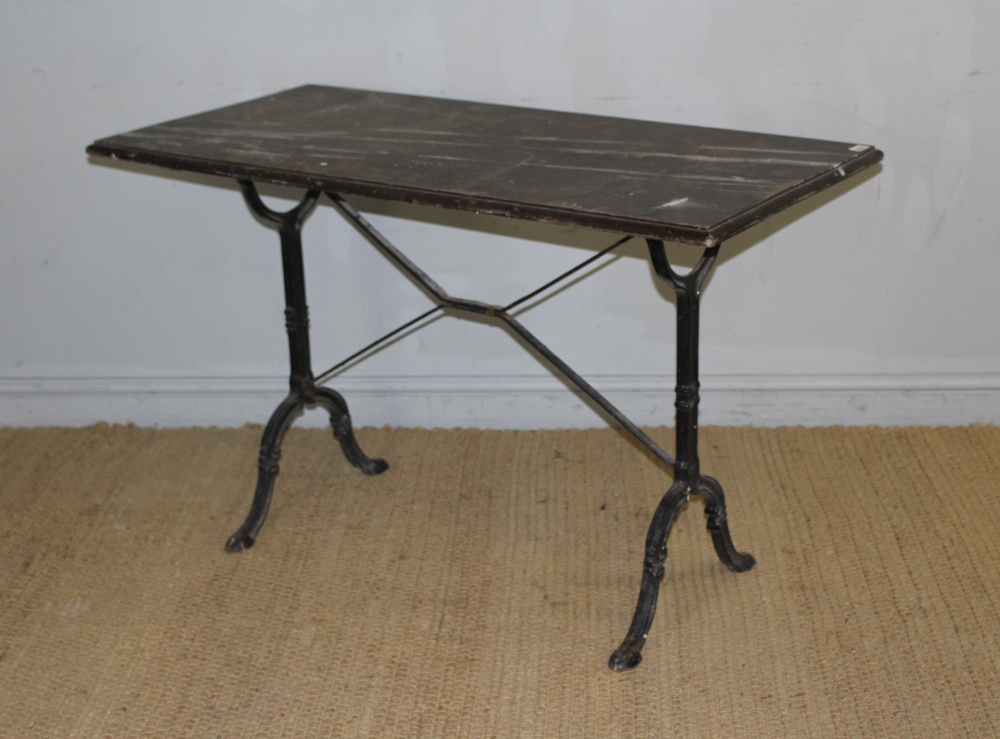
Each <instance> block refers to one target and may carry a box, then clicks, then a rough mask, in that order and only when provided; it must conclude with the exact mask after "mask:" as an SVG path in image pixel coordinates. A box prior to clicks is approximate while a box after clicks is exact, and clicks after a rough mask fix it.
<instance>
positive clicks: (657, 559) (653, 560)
mask: <svg viewBox="0 0 1000 739" xmlns="http://www.w3.org/2000/svg"><path fill="white" fill-rule="evenodd" d="M688 498H689V496H688V486H687V485H686V484H685V483H683V482H675V483H674V484H673V485H671V486H670V489H669V490H668V491H667V492H666V494H665V495H664V496H663V499H662V500H661V501H660V505H659V506H657V508H656V513H654V514H653V520H652V521H651V522H650V524H649V532H648V533H647V534H646V555H645V558H644V559H643V563H642V585H641V587H640V588H639V602H638V603H637V604H636V607H635V615H634V616H632V625H631V626H629V629H628V634H627V635H626V636H625V639H624V640H623V641H622V643H621V646H619V647H618V649H616V650H615V651H614V653H613V654H612V655H611V658H610V659H609V660H608V667H610V668H611V669H612V670H615V671H616V672H622V671H624V670H631V669H632V668H633V667H635V666H636V665H638V664H639V663H640V662H641V661H642V648H643V646H644V645H645V644H646V637H647V636H649V628H650V626H652V624H653V616H655V615H656V601H657V599H658V598H659V594H660V582H661V581H662V580H663V573H664V563H665V562H666V559H667V537H668V536H669V535H670V529H671V528H672V527H673V525H674V521H676V520H677V514H679V513H680V511H681V508H683V507H684V505H685V504H686V503H687V502H688Z"/></svg>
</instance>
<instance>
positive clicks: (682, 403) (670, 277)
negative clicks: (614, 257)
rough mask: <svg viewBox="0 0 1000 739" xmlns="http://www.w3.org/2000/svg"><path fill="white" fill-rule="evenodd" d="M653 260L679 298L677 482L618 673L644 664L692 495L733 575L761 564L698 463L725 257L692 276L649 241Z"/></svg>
mask: <svg viewBox="0 0 1000 739" xmlns="http://www.w3.org/2000/svg"><path fill="white" fill-rule="evenodd" d="M646 241H647V244H648V245H649V257H650V260H651V261H652V264H653V269H654V271H655V272H656V274H657V276H659V277H660V278H662V279H663V280H665V281H667V282H669V283H670V284H671V286H672V287H673V288H674V291H675V292H676V294H677V387H676V389H675V402H674V408H675V410H676V453H677V459H676V462H675V464H674V483H673V485H671V486H670V489H669V490H668V491H667V492H666V494H665V495H664V496H663V499H662V500H661V501H660V505H659V506H658V507H657V509H656V512H655V513H654V514H653V520H652V521H651V522H650V524H649V531H648V533H647V534H646V551H645V557H644V559H643V566H642V584H641V586H640V588H639V602H638V603H637V604H636V607H635V614H634V615H633V617H632V624H631V625H630V626H629V630H628V634H627V635H626V636H625V639H624V640H623V641H622V643H621V646H619V647H618V649H616V650H615V651H614V653H613V654H612V655H611V658H610V659H609V660H608V666H609V667H611V669H613V670H618V671H621V670H629V669H631V668H633V667H635V666H636V665H638V664H639V662H640V661H641V660H642V648H643V646H644V645H645V643H646V638H647V637H648V636H649V629H650V627H651V626H652V624H653V617H654V616H655V615H656V602H657V599H658V597H659V591H660V581H661V580H662V579H663V574H664V566H665V562H666V559H667V537H668V536H669V535H670V529H671V528H672V527H673V524H674V521H675V520H676V519H677V515H678V513H680V510H681V508H683V506H684V505H685V504H686V503H687V502H688V500H689V499H690V497H691V496H692V495H700V496H701V498H702V500H703V501H704V503H705V513H706V515H707V517H708V530H709V533H710V534H711V536H712V543H713V545H714V546H715V552H716V554H717V555H718V556H719V559H720V560H722V563H723V564H724V565H725V566H726V567H728V568H729V569H730V570H732V571H733V572H746V571H747V570H749V569H750V568H752V567H753V566H754V564H756V562H755V560H754V558H753V557H752V556H751V555H749V554H742V553H740V552H738V551H737V550H736V547H735V546H734V545H733V540H732V537H731V536H730V535H729V525H728V523H727V522H726V498H725V495H724V493H723V492H722V486H721V485H720V484H719V483H718V481H717V480H715V479H714V478H711V477H708V476H707V475H702V474H701V466H700V463H699V460H698V402H699V396H698V387H699V385H698V309H699V303H700V299H701V288H702V285H703V284H704V282H705V278H706V277H707V276H708V273H709V272H710V271H711V269H712V265H713V264H714V263H715V259H716V257H717V256H718V253H719V246H718V245H716V246H713V247H711V248H708V249H706V250H705V253H704V254H703V255H702V257H701V260H700V261H699V262H698V264H697V265H696V266H695V267H694V269H692V270H691V271H690V272H688V273H687V274H686V275H680V274H678V273H677V272H675V271H674V269H673V268H672V267H671V266H670V262H669V261H668V259H667V252H666V249H665V248H664V246H663V242H662V241H659V240H656V239H647V240H646Z"/></svg>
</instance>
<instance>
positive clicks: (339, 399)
mask: <svg viewBox="0 0 1000 739" xmlns="http://www.w3.org/2000/svg"><path fill="white" fill-rule="evenodd" d="M314 397H315V400H316V403H317V404H319V405H321V406H323V407H324V408H325V409H326V411H327V413H329V414H330V426H331V427H332V428H333V438H334V439H336V440H337V441H339V442H340V448H341V449H343V450H344V456H345V457H347V461H348V462H350V463H351V464H353V465H354V466H355V467H357V468H358V469H359V470H361V471H362V472H364V473H365V474H366V475H379V474H381V473H383V472H385V471H386V470H387V469H389V463H388V462H386V461H385V460H384V459H371V458H370V457H369V456H368V455H367V454H365V453H364V452H363V451H361V447H360V446H358V441H357V439H355V438H354V430H353V429H352V428H351V414H350V413H348V412H347V402H346V401H345V400H344V398H343V396H342V395H341V394H340V393H338V392H337V391H335V390H331V389H329V388H326V387H318V388H316V390H315V394H314Z"/></svg>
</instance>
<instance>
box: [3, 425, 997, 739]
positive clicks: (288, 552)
mask: <svg viewBox="0 0 1000 739" xmlns="http://www.w3.org/2000/svg"><path fill="white" fill-rule="evenodd" d="M259 434H260V429H259V428H245V429H240V430H220V429H195V430H161V431H156V430H150V429H138V428H109V427H107V426H96V427H91V428H86V429H37V430H10V429H0V734H2V736H4V737H18V739H20V738H26V737H165V738H172V737H187V736H191V737H216V736H218V737H257V736H259V737H367V736H385V737H439V736H443V737H494V736H495V737H661V736H662V737H737V738H739V737H796V738H802V737H824V738H825V737H965V736H968V737H993V736H998V735H1000V681H998V677H1000V674H998V672H1000V671H998V667H1000V647H998V635H1000V608H998V607H1000V577H998V575H997V567H998V555H1000V496H998V481H1000V429H997V428H994V427H973V428H961V429H925V428H914V429H841V428H831V429H812V430H807V429H779V430H760V429H729V428H727V429H721V428H706V429H704V430H703V435H702V448H703V449H702V463H703V467H704V469H705V471H706V472H708V473H709V474H712V475H714V476H716V477H718V478H719V479H720V480H721V481H722V483H723V485H725V487H726V490H727V493H728V497H729V509H730V521H731V525H732V531H733V536H734V539H735V541H736V544H737V546H738V547H739V548H741V549H743V550H748V551H750V552H752V553H753V554H754V555H755V556H756V557H757V560H758V566H757V568H756V569H755V570H753V571H751V572H749V573H746V574H742V575H737V574H733V573H730V572H728V571H727V570H725V568H724V567H723V566H722V565H721V564H720V563H719V562H718V560H717V559H716V557H715V554H714V552H713V550H712V547H711V542H710V539H709V536H708V534H707V533H706V532H705V530H704V522H705V518H704V515H703V514H702V507H701V503H700V502H698V501H695V502H693V503H692V505H690V506H689V507H688V509H687V510H686V511H685V512H684V513H683V514H682V516H681V518H680V519H679V522H678V525H677V526H676V527H675V529H674V532H673V534H672V536H671V538H670V556H669V558H668V561H667V576H666V579H665V581H664V585H663V591H662V595H661V599H660V610H659V613H658V615H657V619H656V623H655V624H654V626H653V629H652V632H651V633H650V636H649V641H648V642H647V644H646V649H645V652H644V654H645V659H644V661H643V663H642V665H641V666H640V667H639V668H638V669H636V670H634V671H632V672H629V673H624V674H616V673H613V672H611V671H610V670H608V668H607V667H606V661H607V658H608V655H609V654H610V652H611V651H612V649H614V647H615V646H616V645H617V643H618V641H619V640H620V639H621V637H622V636H623V635H624V633H625V629H626V627H627V626H628V623H629V619H630V618H631V614H632V608H633V606H634V602H635V597H636V594H637V591H638V585H639V575H640V569H641V561H642V546H643V539H644V536H645V530H646V526H647V524H648V521H649V518H650V516H651V515H652V512H653V510H654V508H655V506H656V504H657V502H658V500H659V498H660V496H661V495H662V494H663V492H664V491H665V489H666V487H667V486H668V484H669V477H668V476H667V475H666V474H665V472H664V471H662V470H661V469H660V468H659V467H658V466H657V465H656V464H654V463H653V462H652V461H650V459H649V458H648V457H647V456H646V455H644V454H643V453H641V452H640V451H638V450H637V449H636V448H635V447H634V446H632V445H631V444H630V443H629V442H628V441H627V440H626V439H625V438H624V437H623V436H621V435H619V434H618V433H616V432H614V431H612V430H601V431H558V432H498V431H474V430H473V431H424V430H371V429H365V430H362V431H361V432H360V434H359V436H360V438H361V441H362V444H363V446H364V448H365V449H366V450H367V451H368V452H369V453H370V454H372V455H378V456H384V457H385V458H386V459H388V460H389V462H390V464H391V465H392V467H391V469H390V470H389V472H387V473H386V474H385V475H383V476H381V477H379V478H367V477H364V476H363V475H361V474H360V473H358V472H357V471H355V470H354V469H353V468H352V467H350V466H349V465H348V464H347V463H346V461H345V460H344V458H343V456H342V455H341V454H340V451H339V448H338V447H337V446H336V445H335V443H334V442H333V440H332V439H331V438H330V436H329V434H328V433H326V432H320V431H303V430H297V429H293V430H292V431H291V432H290V434H289V435H288V437H287V439H286V442H285V448H284V456H283V460H282V465H283V469H282V472H281V475H280V476H279V478H278V485H277V489H276V493H275V499H274V505H273V506H272V509H271V514H270V518H269V519H268V521H267V524H266V525H265V527H264V529H263V531H262V533H261V536H260V538H259V540H258V543H257V546H256V547H254V548H253V549H252V550H250V551H248V552H245V553H243V554H235V555H234V554H227V553H226V552H225V551H224V550H223V542H224V541H225V539H226V536H227V535H228V534H229V533H231V531H232V530H233V529H235V528H236V526H237V525H238V524H239V523H240V522H241V521H242V517H243V515H244V514H245V512H246V509H247V507H248V505H249V502H250V494H251V491H252V489H253V485H254V481H255V476H256V472H255V465H256V457H257V444H258V440H259ZM653 434H654V436H656V437H658V438H659V439H660V440H661V441H662V442H663V443H664V444H667V445H671V444H672V441H671V439H670V436H671V434H670V431H668V430H664V429H656V430H653ZM668 448H669V446H668Z"/></svg>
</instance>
